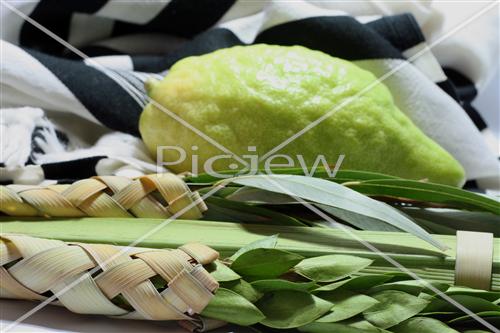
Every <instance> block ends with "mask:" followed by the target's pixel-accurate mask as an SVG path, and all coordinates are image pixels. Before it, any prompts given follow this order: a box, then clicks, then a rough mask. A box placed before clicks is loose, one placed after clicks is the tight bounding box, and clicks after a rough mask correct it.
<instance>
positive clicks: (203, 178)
mask: <svg viewBox="0 0 500 333" xmlns="http://www.w3.org/2000/svg"><path fill="white" fill-rule="evenodd" d="M271 172H272V173H273V174H278V175H279V174H284V175H297V176H312V177H316V178H323V179H332V180H334V181H338V182H346V181H362V180H375V179H398V177H395V176H390V175H385V174H381V173H377V172H371V171H360V170H338V171H337V174H336V175H335V177H330V175H329V174H328V172H327V170H326V169H325V168H324V167H318V168H316V170H315V171H314V172H313V173H312V175H311V174H308V175H305V174H304V169H303V168H271ZM217 173H220V174H222V175H226V176H227V177H236V176H237V175H238V174H240V171H239V170H223V171H217ZM267 173H268V171H267V170H266V169H258V170H257V171H254V172H253V174H267ZM184 181H185V182H186V183H188V184H193V185H204V184H205V185H210V184H214V183H217V182H218V181H220V177H216V176H213V175H210V174H206V173H205V174H200V175H198V176H189V177H186V178H184Z"/></svg>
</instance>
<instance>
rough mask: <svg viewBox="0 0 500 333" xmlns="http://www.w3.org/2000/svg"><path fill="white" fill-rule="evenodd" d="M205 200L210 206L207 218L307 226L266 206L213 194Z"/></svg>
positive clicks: (205, 216) (206, 214)
mask: <svg viewBox="0 0 500 333" xmlns="http://www.w3.org/2000/svg"><path fill="white" fill-rule="evenodd" d="M205 201H206V203H207V206H208V210H207V212H206V213H205V215H204V219H205V220H214V221H227V222H242V223H255V224H269V225H271V224H274V225H289V226H305V224H304V223H302V222H300V221H299V220H297V219H295V218H293V217H291V216H288V215H286V214H283V213H278V212H275V211H273V210H270V209H267V208H265V207H259V206H255V205H251V204H248V203H244V202H238V201H232V200H227V199H224V198H217V197H213V196H212V197H209V198H207V199H205Z"/></svg>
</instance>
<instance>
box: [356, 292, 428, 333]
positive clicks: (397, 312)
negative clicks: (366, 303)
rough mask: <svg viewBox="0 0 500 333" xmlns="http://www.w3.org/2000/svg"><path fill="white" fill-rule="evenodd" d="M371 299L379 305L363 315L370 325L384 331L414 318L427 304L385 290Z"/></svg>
mask: <svg viewBox="0 0 500 333" xmlns="http://www.w3.org/2000/svg"><path fill="white" fill-rule="evenodd" d="M372 297H373V298H375V299H376V300H377V301H379V302H380V303H379V304H377V305H375V306H373V307H372V308H370V309H369V310H367V311H365V312H364V313H363V314H364V316H365V319H366V320H368V321H369V322H370V323H372V324H374V325H375V326H377V327H380V328H384V329H385V328H389V327H392V326H394V325H397V324H399V323H401V322H403V321H405V320H406V319H408V318H411V317H413V316H415V315H416V314H417V313H419V312H420V311H422V310H423V309H424V308H425V307H426V306H427V304H429V302H428V301H426V300H423V299H421V298H419V297H416V296H413V295H410V294H407V293H405V292H402V291H393V290H386V291H381V292H379V293H377V294H374V295H372Z"/></svg>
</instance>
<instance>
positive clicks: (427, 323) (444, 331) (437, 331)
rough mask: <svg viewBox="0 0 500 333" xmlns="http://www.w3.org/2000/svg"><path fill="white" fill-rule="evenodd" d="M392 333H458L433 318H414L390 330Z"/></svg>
mask: <svg viewBox="0 0 500 333" xmlns="http://www.w3.org/2000/svg"><path fill="white" fill-rule="evenodd" d="M391 331H393V332H394V333H459V332H458V331H455V330H454V329H452V328H450V327H449V326H448V325H446V324H444V323H442V322H440V321H439V320H436V319H433V318H425V317H415V318H411V319H408V320H407V321H404V322H402V323H401V324H399V325H397V326H395V327H393V328H391Z"/></svg>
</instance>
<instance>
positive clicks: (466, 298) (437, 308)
mask: <svg viewBox="0 0 500 333" xmlns="http://www.w3.org/2000/svg"><path fill="white" fill-rule="evenodd" d="M450 297H451V298H452V299H453V300H455V301H456V302H458V303H459V304H461V305H463V306H464V307H466V308H467V309H469V310H470V311H472V312H484V311H500V306H499V305H496V304H494V303H492V302H490V301H488V300H486V299H483V298H480V297H476V296H470V295H451V296H450ZM443 311H450V312H451V311H458V309H457V308H456V307H455V306H454V305H453V304H451V303H449V302H448V301H446V300H444V299H441V298H435V299H434V300H433V301H432V302H431V303H430V304H429V305H428V306H427V307H426V308H425V309H424V311H423V312H424V313H427V312H443Z"/></svg>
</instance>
